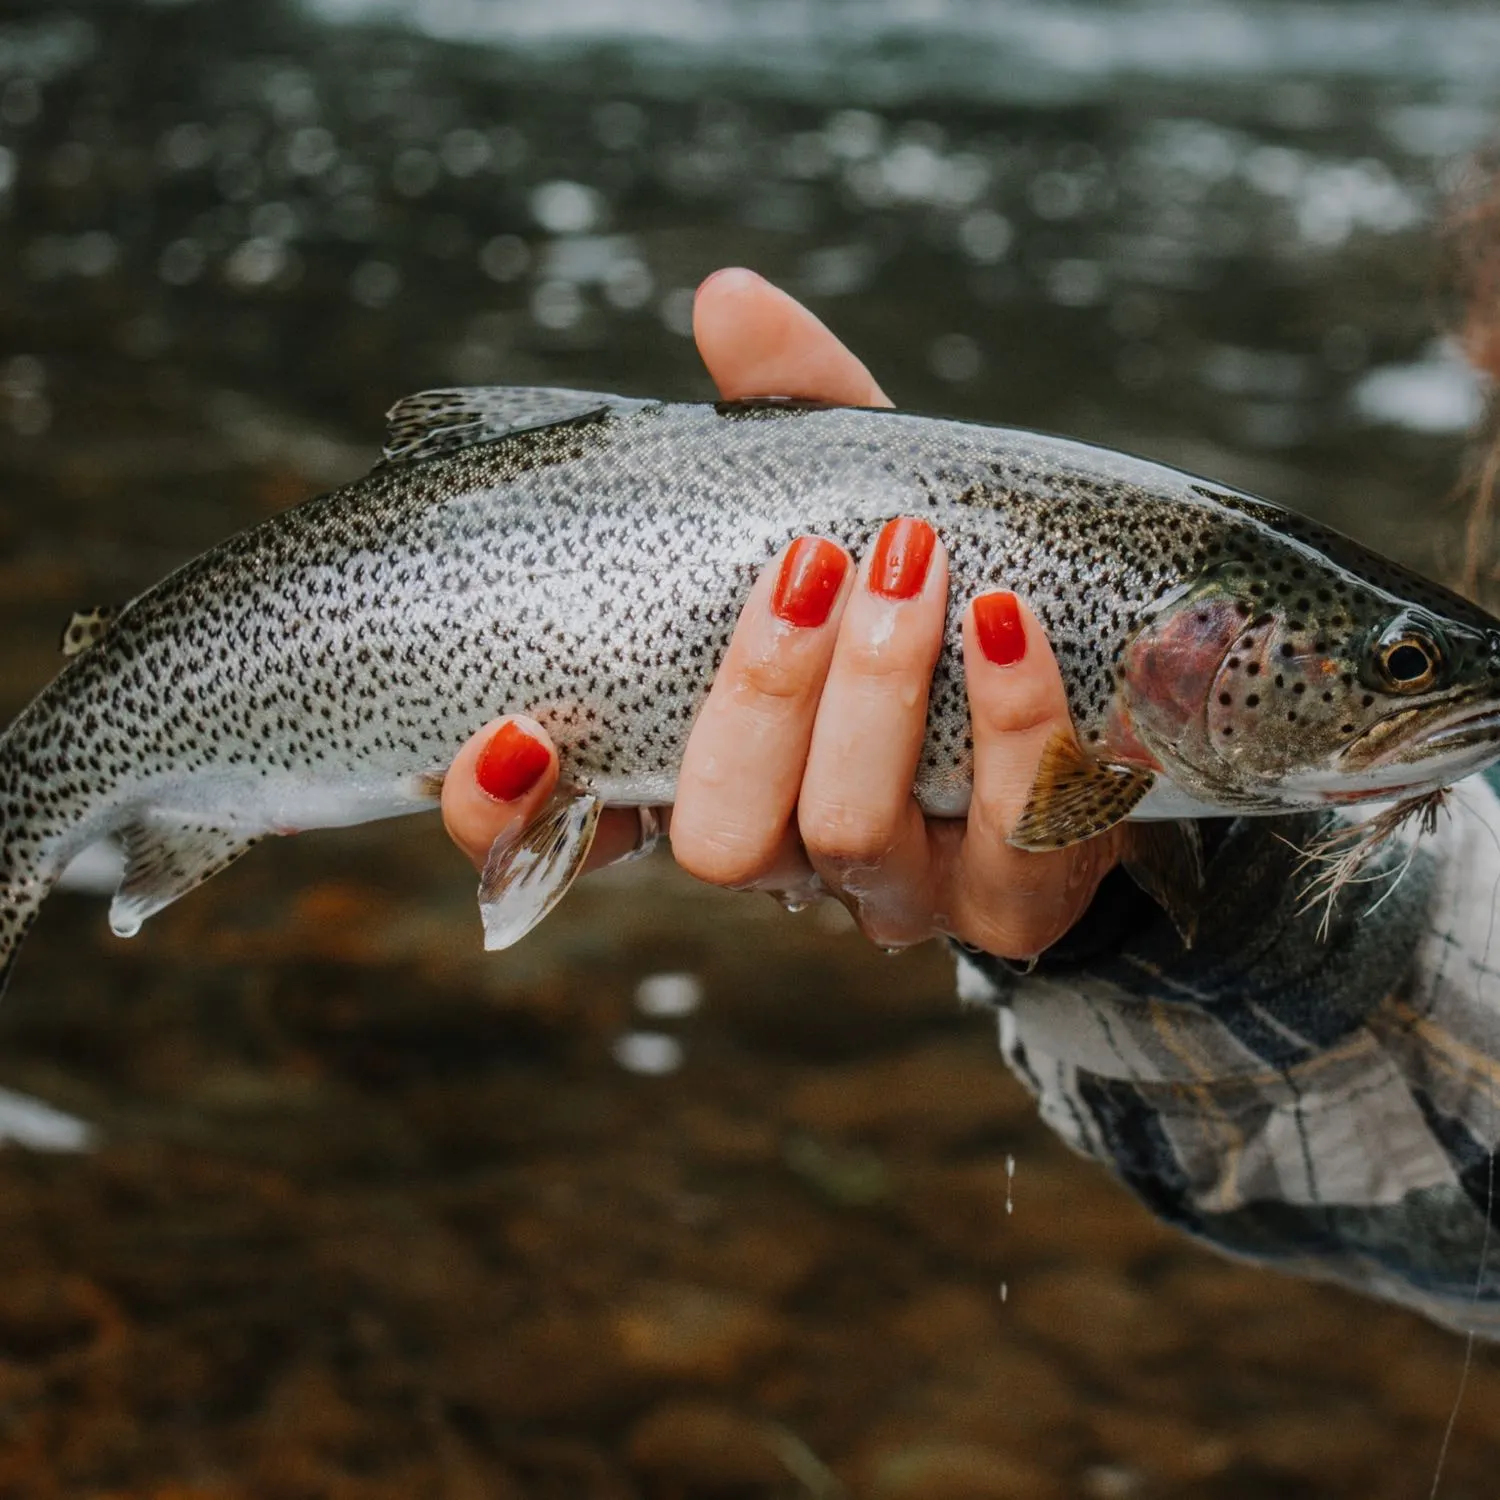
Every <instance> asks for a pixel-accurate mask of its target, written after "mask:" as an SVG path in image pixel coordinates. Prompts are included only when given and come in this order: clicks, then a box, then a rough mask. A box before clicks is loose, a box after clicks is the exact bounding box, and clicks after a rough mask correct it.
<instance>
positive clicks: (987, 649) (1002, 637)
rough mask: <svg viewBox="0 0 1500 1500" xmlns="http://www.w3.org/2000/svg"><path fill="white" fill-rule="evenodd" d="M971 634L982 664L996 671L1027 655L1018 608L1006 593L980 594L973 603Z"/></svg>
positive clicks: (1019, 608) (1013, 596)
mask: <svg viewBox="0 0 1500 1500" xmlns="http://www.w3.org/2000/svg"><path fill="white" fill-rule="evenodd" d="M974 631H975V634H977V635H978V637H979V649H980V650H981V651H983V652H984V655H985V660H986V661H991V662H993V663H994V664H995V665H996V666H997V667H1013V666H1014V665H1015V664H1016V663H1017V662H1018V661H1020V659H1021V658H1022V657H1023V656H1025V655H1026V627H1025V626H1024V625H1023V624H1022V623H1021V606H1020V603H1019V601H1018V600H1017V599H1016V596H1015V595H1014V594H1013V593H1011V592H1010V590H1009V589H999V590H997V591H996V592H995V593H993V594H981V595H980V596H979V597H978V598H977V599H976V600H975V601H974Z"/></svg>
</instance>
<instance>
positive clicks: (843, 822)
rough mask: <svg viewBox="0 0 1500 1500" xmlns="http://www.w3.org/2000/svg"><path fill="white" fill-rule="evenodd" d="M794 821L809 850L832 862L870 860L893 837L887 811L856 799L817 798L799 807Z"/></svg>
mask: <svg viewBox="0 0 1500 1500" xmlns="http://www.w3.org/2000/svg"><path fill="white" fill-rule="evenodd" d="M797 825H798V830H799V832H800V833H801V835H802V842H803V844H804V845H806V847H807V851H808V853H809V854H811V855H813V856H814V857H815V858H818V859H821V860H824V861H826V862H828V863H829V864H832V865H856V864H873V863H875V862H876V861H878V860H880V859H881V858H883V857H884V856H885V855H887V854H889V853H890V851H891V847H892V845H893V844H894V843H895V840H896V826H895V822H894V820H893V819H892V817H891V816H890V814H889V813H888V812H887V811H885V810H884V809H881V808H875V807H870V806H868V805H865V804H863V803H858V802H833V801H819V802H816V803H814V804H812V805H811V806H809V807H805V808H803V809H801V810H800V812H799V814H798V819H797Z"/></svg>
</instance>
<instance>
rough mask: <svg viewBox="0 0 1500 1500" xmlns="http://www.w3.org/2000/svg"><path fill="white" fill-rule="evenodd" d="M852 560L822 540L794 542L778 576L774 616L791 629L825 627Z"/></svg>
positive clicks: (772, 596) (772, 610)
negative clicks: (793, 626) (795, 626)
mask: <svg viewBox="0 0 1500 1500" xmlns="http://www.w3.org/2000/svg"><path fill="white" fill-rule="evenodd" d="M848 567H849V559H848V557H846V556H845V554H844V552H843V549H842V548H839V547H835V546H834V545H833V543H832V542H827V541H824V540H823V538H822V537H820V536H804V537H800V538H798V540H797V541H795V542H793V543H792V545H791V548H790V550H789V551H788V552H787V555H786V557H785V559H783V561H782V564H781V572H780V573H778V574H777V575H776V588H775V590H774V591H773V592H772V594H771V612H772V614H774V615H775V616H776V618H777V619H778V620H785V621H786V623H787V624H788V625H798V626H801V627H802V628H803V629H804V630H808V629H812V628H813V627H814V626H817V625H822V624H823V623H824V622H825V621H826V620H827V619H828V616H829V615H830V614H831V613H832V612H833V601H834V600H835V599H837V598H838V596H839V589H840V587H841V586H842V584H843V582H844V573H845V571H846V570H847V569H848Z"/></svg>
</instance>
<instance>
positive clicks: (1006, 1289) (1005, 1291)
mask: <svg viewBox="0 0 1500 1500" xmlns="http://www.w3.org/2000/svg"><path fill="white" fill-rule="evenodd" d="M1000 1300H1001V1301H1002V1302H1009V1301H1010V1282H1008V1281H1002V1282H1001V1283H1000Z"/></svg>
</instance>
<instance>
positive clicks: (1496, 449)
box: [1443, 145, 1500, 597]
mask: <svg viewBox="0 0 1500 1500" xmlns="http://www.w3.org/2000/svg"><path fill="white" fill-rule="evenodd" d="M1443 239H1444V241H1445V246H1446V250H1447V260H1448V264H1449V279H1450V280H1451V283H1452V285H1453V290H1454V291H1455V292H1456V293H1457V295H1458V297H1459V299H1460V311H1459V318H1458V321H1459V326H1458V330H1457V334H1458V342H1459V346H1460V348H1461V349H1462V350H1463V352H1464V355H1465V357H1466V358H1467V359H1468V361H1469V363H1470V364H1471V365H1473V366H1474V368H1475V369H1476V370H1478V371H1479V372H1480V373H1481V374H1484V375H1487V376H1489V378H1490V379H1491V380H1494V381H1497V382H1500V145H1497V146H1495V147H1491V148H1490V149H1488V150H1486V151H1481V152H1476V153H1475V155H1474V156H1472V157H1471V158H1470V159H1469V161H1468V163H1467V164H1466V166H1465V168H1464V170H1462V171H1461V172H1460V173H1459V174H1458V181H1457V185H1456V187H1455V188H1454V190H1453V192H1452V194H1451V195H1450V197H1449V201H1448V205H1447V208H1446V210H1445V213H1444V226H1443ZM1484 431H1485V436H1484V437H1483V438H1482V439H1481V443H1480V445H1479V447H1478V449H1477V451H1476V454H1475V458H1474V460H1473V462H1472V464H1471V465H1470V466H1469V472H1468V477H1467V482H1466V483H1465V486H1464V487H1465V488H1466V489H1469V490H1470V503H1469V515H1468V521H1467V523H1466V525H1465V527H1464V556H1463V568H1462V572H1461V575H1460V583H1459V586H1460V588H1462V590H1463V591H1464V593H1466V594H1468V595H1470V596H1471V597H1474V596H1477V594H1478V592H1479V590H1480V589H1481V587H1482V586H1483V585H1484V584H1486V583H1491V582H1493V581H1494V580H1495V578H1496V577H1497V576H1500V574H1497V572H1496V570H1495V567H1494V565H1493V563H1491V562H1489V559H1491V558H1493V556H1494V552H1495V548H1494V539H1495V536H1494V534H1495V520H1496V512H1497V508H1500V405H1497V403H1496V402H1495V401H1493V400H1492V401H1491V404H1490V412H1489V420H1488V421H1487V423H1486V424H1485V429H1484Z"/></svg>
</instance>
